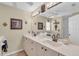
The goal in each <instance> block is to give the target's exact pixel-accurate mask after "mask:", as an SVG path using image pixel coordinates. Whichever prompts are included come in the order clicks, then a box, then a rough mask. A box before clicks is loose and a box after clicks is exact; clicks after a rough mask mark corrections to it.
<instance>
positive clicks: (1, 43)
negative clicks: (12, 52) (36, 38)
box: [0, 36, 7, 48]
mask: <svg viewBox="0 0 79 59" xmlns="http://www.w3.org/2000/svg"><path fill="white" fill-rule="evenodd" d="M5 40H7V39H6V37H5V36H0V48H1V46H2V45H4V43H3V42H4V41H5Z"/></svg>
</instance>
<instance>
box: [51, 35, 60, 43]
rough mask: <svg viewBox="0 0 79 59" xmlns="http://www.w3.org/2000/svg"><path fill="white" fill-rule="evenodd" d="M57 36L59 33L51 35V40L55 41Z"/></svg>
mask: <svg viewBox="0 0 79 59" xmlns="http://www.w3.org/2000/svg"><path fill="white" fill-rule="evenodd" d="M58 38H59V34H53V35H52V41H55V42H57V40H58Z"/></svg>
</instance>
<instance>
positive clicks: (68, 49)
mask: <svg viewBox="0 0 79 59" xmlns="http://www.w3.org/2000/svg"><path fill="white" fill-rule="evenodd" d="M24 36H25V37H27V38H29V39H31V40H33V41H35V42H38V43H40V44H42V45H44V46H46V47H48V48H50V49H52V50H54V51H56V52H58V53H61V54H63V55H65V56H79V45H75V44H69V45H61V46H53V45H50V44H49V43H45V42H44V41H45V39H40V38H38V37H34V36H32V35H31V34H25V35H24Z"/></svg>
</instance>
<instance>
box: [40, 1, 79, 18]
mask: <svg viewBox="0 0 79 59" xmlns="http://www.w3.org/2000/svg"><path fill="white" fill-rule="evenodd" d="M77 12H79V2H62V3H61V4H59V5H57V6H54V7H52V8H51V9H49V10H47V11H46V12H44V13H41V14H40V15H42V16H45V17H49V18H51V17H52V16H70V15H72V14H75V13H77Z"/></svg>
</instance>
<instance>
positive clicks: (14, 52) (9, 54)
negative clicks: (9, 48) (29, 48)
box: [3, 49, 23, 56]
mask: <svg viewBox="0 0 79 59" xmlns="http://www.w3.org/2000/svg"><path fill="white" fill-rule="evenodd" d="M22 50H23V49H20V50H17V51H13V52H11V53H8V54H5V55H3V56H11V55H13V54H16V53H17V52H20V51H22ZM15 56H16V55H15Z"/></svg>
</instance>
